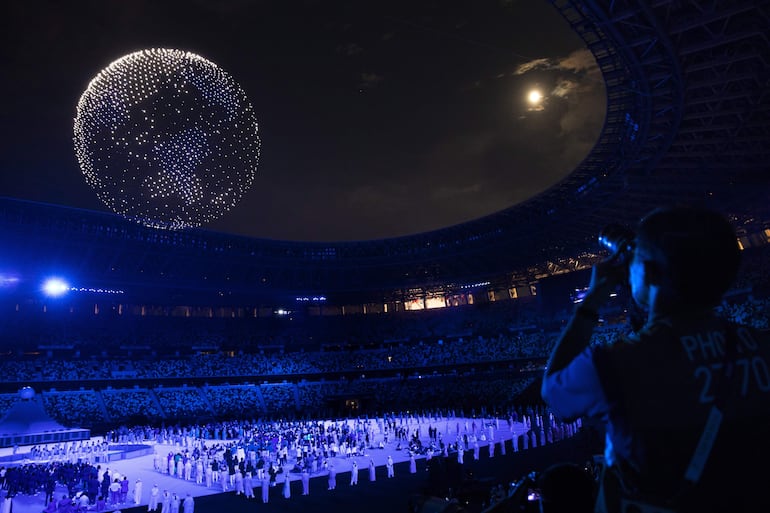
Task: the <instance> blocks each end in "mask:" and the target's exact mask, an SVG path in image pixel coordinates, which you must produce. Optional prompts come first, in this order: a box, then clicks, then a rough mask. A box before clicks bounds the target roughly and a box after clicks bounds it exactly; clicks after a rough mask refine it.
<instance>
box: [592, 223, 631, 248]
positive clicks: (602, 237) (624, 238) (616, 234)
mask: <svg viewBox="0 0 770 513" xmlns="http://www.w3.org/2000/svg"><path fill="white" fill-rule="evenodd" d="M634 237H635V235H634V232H633V231H631V230H630V229H629V228H626V227H625V226H621V225H619V224H608V225H607V226H605V227H604V229H603V230H602V231H601V232H599V245H600V246H601V247H603V248H605V249H607V250H609V251H610V252H611V253H631V251H633V249H634V246H633V244H634Z"/></svg>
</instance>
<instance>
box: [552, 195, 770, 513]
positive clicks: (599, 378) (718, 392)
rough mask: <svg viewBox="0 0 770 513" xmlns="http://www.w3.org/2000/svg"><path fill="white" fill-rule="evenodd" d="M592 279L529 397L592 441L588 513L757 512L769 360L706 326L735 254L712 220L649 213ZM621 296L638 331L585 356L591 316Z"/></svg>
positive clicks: (731, 333)
mask: <svg viewBox="0 0 770 513" xmlns="http://www.w3.org/2000/svg"><path fill="white" fill-rule="evenodd" d="M616 246H617V250H616V251H615V252H614V254H613V255H612V256H611V257H610V258H609V259H608V260H606V261H604V262H602V263H600V264H598V265H596V266H595V267H594V269H593V272H592V276H591V281H590V286H589V291H588V293H587V294H586V296H585V298H584V300H583V302H582V303H581V304H580V305H578V307H577V308H576V310H575V314H574V315H573V317H572V319H571V320H570V322H569V323H568V325H567V327H566V328H565V330H564V332H563V333H562V335H561V337H560V339H559V340H558V342H557V344H556V347H555V348H554V350H553V353H552V354H551V357H550V359H549V362H548V366H547V367H546V371H545V375H544V377H543V385H542V391H541V392H542V396H543V399H544V400H545V401H546V403H547V404H548V405H549V406H550V407H551V408H552V409H553V410H554V411H555V412H556V413H557V414H558V415H560V416H562V417H563V418H565V419H574V418H576V417H579V416H589V417H595V418H597V419H600V421H601V422H602V423H603V424H604V426H605V428H606V434H605V461H606V467H605V471H604V472H603V476H602V483H601V489H600V491H599V498H598V499H597V503H596V511H597V512H605V511H606V512H615V511H622V512H624V513H625V512H631V511H642V512H644V511H677V512H690V511H693V512H694V511H697V512H708V511H731V512H739V511H740V512H749V511H751V512H753V511H762V512H767V511H770V494H768V493H766V491H765V490H764V486H765V481H766V475H767V473H766V472H757V471H752V470H751V469H753V468H756V467H757V465H764V464H766V462H767V461H768V459H767V458H768V456H770V449H769V447H770V441H769V437H768V433H770V422H769V419H770V371H769V370H768V369H770V348H769V345H768V341H767V339H766V337H765V338H762V339H761V338H760V335H764V334H759V333H756V332H754V331H752V330H750V329H749V328H747V327H744V326H737V325H733V324H730V323H729V322H727V321H725V320H723V319H720V318H717V317H716V316H715V315H714V313H713V308H714V306H716V305H717V304H719V302H720V300H721V298H722V295H723V294H724V293H725V292H726V291H727V290H728V288H729V286H730V284H731V283H732V281H733V279H734V278H735V275H736V273H737V269H738V264H739V261H740V250H739V248H738V244H737V238H736V236H735V233H734V232H733V229H732V227H731V226H730V224H729V223H728V222H727V220H726V219H724V218H723V217H722V216H721V215H719V214H717V213H715V212H712V211H709V210H705V209H701V208H693V207H668V208H661V209H656V210H654V211H653V212H651V213H650V214H648V215H647V216H646V217H645V218H643V219H642V220H641V222H640V223H639V226H638V227H637V230H636V234H635V235H633V234H631V235H630V236H629V237H627V238H626V239H625V240H620V241H619V243H618V244H616ZM625 285H627V286H630V294H631V297H632V299H633V301H634V302H635V303H636V305H637V306H638V307H640V308H641V309H642V310H643V311H644V312H645V316H644V322H643V326H641V327H640V328H639V329H637V330H635V331H633V332H630V333H629V334H627V335H623V336H619V337H618V338H617V340H614V341H612V343H610V344H605V345H600V346H595V347H589V342H590V340H591V336H592V333H593V330H594V328H595V326H596V324H597V322H598V319H599V314H598V310H599V308H600V307H601V306H602V305H603V304H604V303H605V301H607V299H608V297H609V294H610V293H611V292H613V291H615V290H616V289H617V288H618V287H620V286H625Z"/></svg>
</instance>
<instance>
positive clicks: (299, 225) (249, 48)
mask: <svg viewBox="0 0 770 513" xmlns="http://www.w3.org/2000/svg"><path fill="white" fill-rule="evenodd" d="M2 11H3V13H2V16H1V17H0V18H1V19H2V22H0V23H2V30H0V32H2V34H3V35H2V37H3V38H4V41H3V45H2V46H3V48H2V50H0V51H2V53H3V70H2V72H0V84H1V85H0V87H2V98H3V103H4V105H3V107H2V109H1V112H2V114H0V116H2V117H1V118H0V119H1V120H2V122H1V124H0V126H1V127H2V147H0V196H9V197H15V198H22V199H28V200H33V201H41V202H46V203H54V204H60V205H67V206H72V207H78V208H85V209H91V210H100V211H107V210H108V209H107V207H106V206H105V205H104V204H103V203H102V202H101V201H100V200H99V199H98V198H97V196H96V194H95V193H94V191H93V190H92V189H91V188H90V187H89V186H88V185H87V184H86V182H85V180H84V178H83V174H82V172H81V170H80V168H79V166H78V162H77V159H76V158H75V154H74V151H73V119H74V117H75V109H76V105H77V102H78V99H79V97H80V95H81V94H82V93H83V91H84V90H85V89H86V87H87V86H88V83H89V81H90V80H91V79H92V78H93V77H94V76H95V75H96V74H97V73H98V72H99V71H100V70H101V69H103V68H105V67H106V66H108V65H109V64H110V63H111V62H113V61H114V60H116V59H118V58H120V57H122V56H123V55H126V54H128V53H131V52H134V51H137V50H142V49H147V48H177V49H181V50H186V51H191V52H194V53H197V54H199V55H201V56H203V57H205V58H206V59H209V60H211V61H213V62H214V63H216V64H217V65H218V66H220V67H221V68H222V69H224V70H225V71H227V72H228V73H230V74H231V75H232V77H233V78H234V79H235V80H236V81H237V82H238V83H239V84H240V85H241V87H242V88H243V90H244V91H245V93H246V95H247V96H248V98H249V100H250V101H251V103H252V105H253V107H254V110H255V112H256V115H257V118H258V121H259V126H260V139H261V148H262V154H261V158H260V163H259V166H258V169H257V174H256V179H255V181H254V183H253V186H252V188H251V189H250V190H249V191H248V192H247V193H246V194H245V195H244V197H243V199H242V200H241V201H240V203H238V204H237V205H236V206H235V207H234V208H233V209H232V210H230V211H229V212H227V213H225V214H223V215H222V217H221V218H219V219H217V220H215V221H214V222H212V223H210V224H208V225H205V226H204V228H206V229H210V230H215V231H221V232H227V233H232V234H238V235H246V236H250V237H259V238H270V239H284V240H306V241H341V240H364V239H379V238H387V237H396V236H402V235H409V234H413V233H419V232H424V231H428V230H433V229H437V228H441V227H445V226H449V225H453V224H457V223H461V222H464V221H468V220H471V219H475V218H478V217H481V216H484V215H487V214H490V213H493V212H496V211H499V210H501V209H504V208H506V207H509V206H512V205H514V204H517V203H519V202H521V201H524V200H526V199H528V198H530V197H532V195H534V194H536V193H538V192H541V191H543V190H545V189H547V188H548V187H550V186H552V185H554V184H555V183H557V182H558V181H559V180H560V179H562V178H563V177H564V176H565V175H566V174H567V173H569V171H570V170H572V169H573V168H574V167H575V166H576V165H577V164H578V163H579V162H580V161H581V160H582V158H583V157H584V156H585V155H586V154H587V152H588V151H589V150H590V149H591V147H592V146H593V144H594V142H595V141H596V138H597V136H598V134H599V131H600V129H601V126H602V122H603V120H604V113H605V101H606V100H605V92H604V86H603V82H602V79H601V76H600V74H599V72H598V69H597V68H596V64H595V62H594V61H593V58H592V57H591V55H590V53H589V52H588V51H587V50H586V49H585V47H584V45H583V44H582V41H581V40H580V39H579V38H578V37H577V36H576V35H575V34H574V33H573V32H572V31H571V30H570V28H569V26H568V25H567V24H566V22H565V21H564V20H563V19H562V18H561V16H560V15H559V14H558V13H557V12H556V10H555V9H554V8H553V7H552V6H551V5H550V4H549V3H548V2H546V1H545V0H507V1H500V0H466V1H443V0H441V1H439V0H436V1H424V0H412V1H401V0H387V1H379V0H376V1H361V0H355V1H354V0H350V1H336V0H324V1H322V0H317V1H312V0H308V1H290V0H275V1H273V0H270V1H268V0H264V1H259V0H255V1H247V0H186V1H178V0H172V1H164V0H126V1H116V0H92V1H77V0H76V1H71V2H70V1H67V2H61V1H58V2H54V1H40V0H25V1H17V2H11V3H6V4H4V6H3V9H2ZM535 88H536V89H539V90H540V91H541V93H542V94H543V95H544V99H543V101H542V102H541V103H539V104H534V105H533V104H531V103H530V102H528V100H527V97H528V93H529V92H530V91H531V90H532V89H535Z"/></svg>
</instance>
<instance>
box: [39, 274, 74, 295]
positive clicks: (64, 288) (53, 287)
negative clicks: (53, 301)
mask: <svg viewBox="0 0 770 513" xmlns="http://www.w3.org/2000/svg"><path fill="white" fill-rule="evenodd" d="M69 290H70V286H69V285H68V284H67V282H65V281H64V280H62V279H61V278H48V279H47V280H45V281H44V282H43V292H44V293H45V295H46V296H49V297H58V296H61V295H63V294H66V293H67V292H69Z"/></svg>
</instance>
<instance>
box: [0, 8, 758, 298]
mask: <svg viewBox="0 0 770 513" xmlns="http://www.w3.org/2000/svg"><path fill="white" fill-rule="evenodd" d="M552 3H553V5H554V7H555V8H556V9H558V10H559V12H560V13H561V14H562V15H563V16H564V18H565V19H566V20H567V21H568V22H569V23H570V25H571V27H572V28H573V30H575V31H576V32H577V33H578V34H579V35H580V36H581V37H582V38H583V40H584V41H585V43H586V45H587V47H588V48H589V49H590V51H591V52H592V53H593V55H594V57H595V58H596V61H597V63H598V65H599V67H600V69H601V71H602V74H603V76H604V80H605V82H606V91H607V115H606V119H605V124H604V128H603V130H602V133H601V135H600V137H599V139H598V141H597V143H596V145H595V147H594V148H593V150H592V151H591V152H590V153H589V155H588V156H587V157H586V158H585V159H584V161H583V162H582V163H581V164H580V165H579V166H578V167H577V168H576V169H575V170H574V172H572V173H571V174H570V175H569V176H568V177H567V178H566V179H565V180H563V181H562V182H561V183H559V184H557V185H556V186H554V187H552V188H551V189H549V190H547V191H546V192H544V193H542V194H540V195H538V196H536V197H535V198H533V199H531V200H529V201H527V202H525V203H523V204H520V205H516V206H514V207H511V208H509V209H506V210H503V211H501V212H498V213H496V214H492V215H490V216H487V217H484V218H481V219H478V220H474V221H471V222H467V223H463V224H459V225H456V226H451V227H447V228H443V229H440V230H436V231H433V232H428V233H423V234H418V235H412V236H406V237H399V238H393V239H384V240H378V241H362V242H341V243H316V242H313V243H310V242H288V241H273V240H262V239H249V238H243V237H236V236H231V235H224V234H219V233H214V232H210V231H205V230H194V231H184V232H171V231H158V230H153V229H149V228H144V227H141V226H139V225H137V224H135V223H132V222H130V221H126V220H124V219H122V218H120V217H118V216H114V215H111V214H103V213H97V212H90V211H83V210H77V209H71V208H65V207H57V206H53V205H44V204H34V203H29V202H24V201H19V200H13V199H10V198H9V199H3V200H2V202H1V203H0V225H2V227H3V230H2V236H0V243H2V246H3V248H4V254H5V256H4V258H3V261H0V263H3V264H4V265H11V266H13V265H15V266H17V268H19V269H23V270H25V271H24V272H29V273H32V272H43V271H44V270H48V269H52V268H55V267H61V266H66V267H68V268H70V269H73V270H74V271H75V272H76V273H78V274H79V275H80V276H81V277H84V279H87V281H89V282H91V283H99V284H103V285H101V286H105V287H123V288H130V287H133V288H134V289H135V290H142V291H144V292H142V293H143V294H146V293H148V291H150V290H155V291H161V292H162V293H163V294H170V295H171V296H175V295H176V297H180V298H181V297H185V296H188V295H190V293H196V291H197V292H199V293H200V294H201V295H202V296H203V297H214V296H219V297H225V298H226V297H228V296H232V297H237V298H239V299H238V301H242V300H243V299H242V298H252V299H253V300H254V301H257V300H261V299H260V298H269V297H292V296H295V295H308V294H311V295H312V294H324V295H328V296H335V295H336V297H338V298H339V299H340V300H342V299H344V298H348V297H349V298H357V299H358V300H361V301H366V300H379V299H381V298H382V297H384V296H387V295H388V294H390V293H391V292H392V291H393V290H395V289H398V290H408V289H410V288H415V287H417V288H430V287H434V286H444V285H448V284H455V285H460V284H463V283H477V282H481V281H498V282H499V281H500V280H506V279H507V280H509V281H510V280H513V279H516V278H515V277H516V276H519V277H521V279H522V280H524V281H526V280H527V279H530V278H532V277H533V276H536V275H538V274H541V273H543V272H546V273H547V272H549V271H548V269H549V267H548V265H549V263H551V264H552V263H554V262H560V261H564V260H569V259H571V258H574V257H576V256H578V255H581V254H583V253H584V252H586V251H588V252H590V251H592V250H593V248H594V246H595V240H596V236H597V234H598V232H599V231H600V230H601V228H602V227H603V226H604V225H605V224H607V223H609V222H614V223H624V224H629V225H633V224H634V223H635V221H636V220H637V219H638V218H639V217H640V216H641V215H643V214H644V213H645V212H647V211H648V210H650V209H651V208H653V207H654V206H658V205H661V204H666V203H674V202H697V203H703V204H706V205H709V206H712V207H713V208H716V209H718V210H720V211H722V212H724V213H725V214H728V215H729V216H730V217H731V218H732V220H733V221H734V222H735V224H736V227H737V228H738V230H739V232H746V233H753V232H758V231H762V230H763V229H766V228H768V227H770V207H769V203H770V202H768V199H769V198H770V176H769V175H768V162H770V101H768V99H769V98H768V96H769V95H770V92H768V91H770V87H768V86H770V51H768V48H770V42H769V41H768V34H770V13H769V12H768V10H769V8H768V2H756V1H735V2H698V1H686V2H668V1H662V0H661V1H652V2H636V1H613V2H610V3H609V4H608V5H607V4H605V3H604V2H602V3H597V2H586V3H582V2H577V1H568V0H554V1H552ZM600 4H601V5H600ZM557 267H558V266H557ZM511 276H514V278H511Z"/></svg>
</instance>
